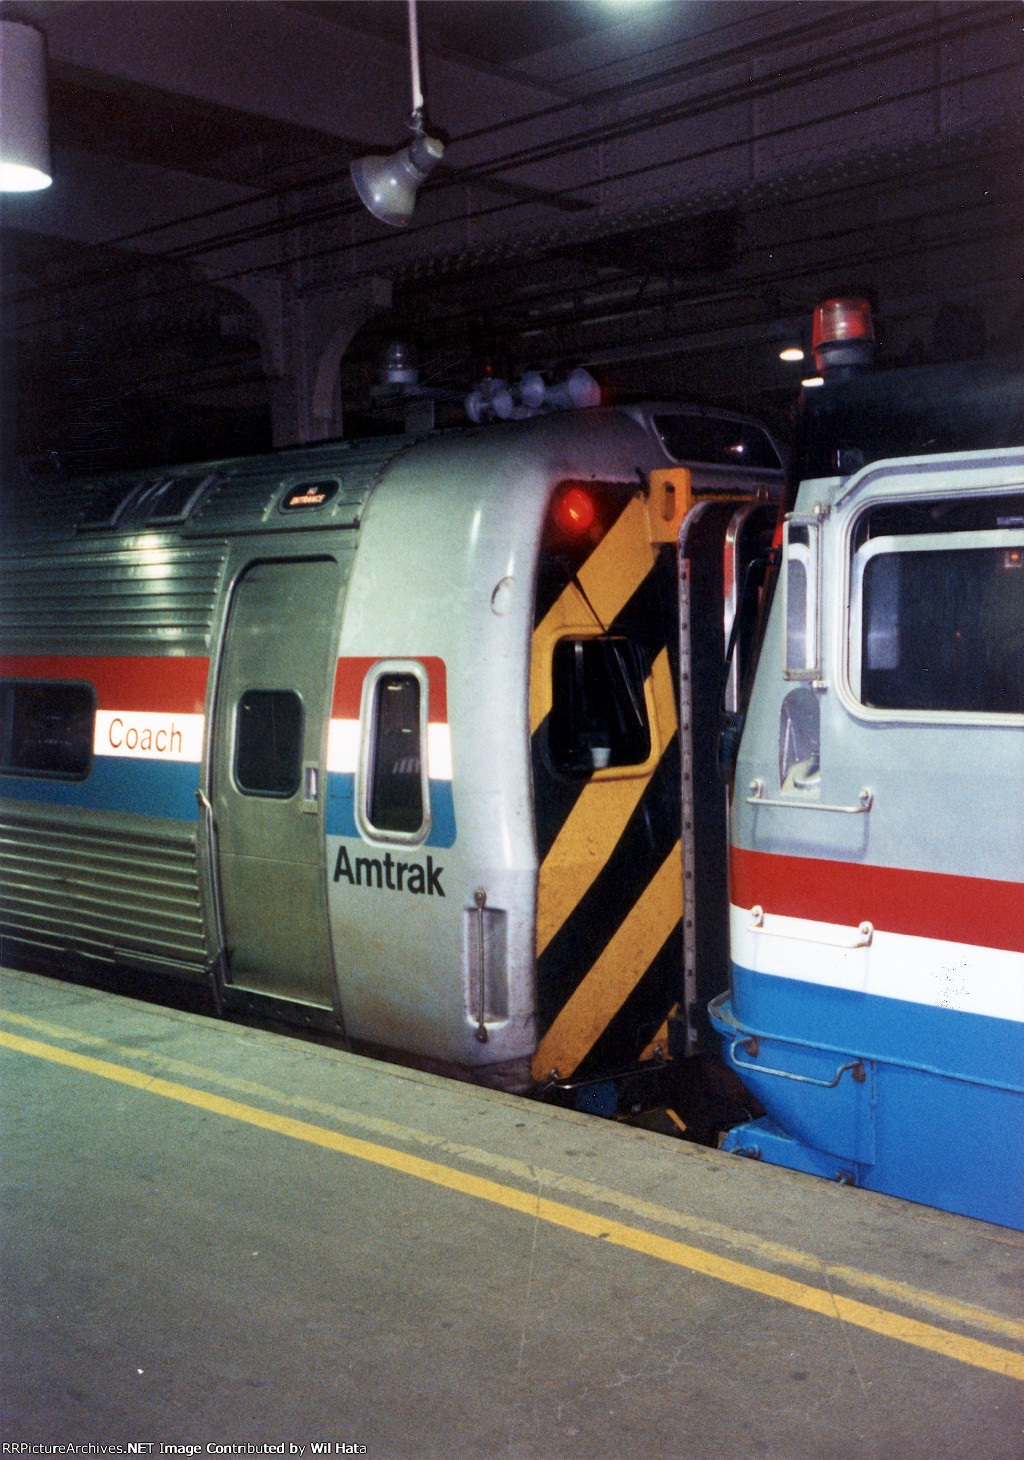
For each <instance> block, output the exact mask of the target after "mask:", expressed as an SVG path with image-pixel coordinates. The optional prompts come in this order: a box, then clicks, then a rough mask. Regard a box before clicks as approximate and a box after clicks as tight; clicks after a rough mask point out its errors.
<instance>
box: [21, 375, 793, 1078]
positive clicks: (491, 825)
mask: <svg viewBox="0 0 1024 1460" xmlns="http://www.w3.org/2000/svg"><path fill="white" fill-rule="evenodd" d="M783 476H784V473H783V469H782V460H781V457H780V454H779V450H778V448H777V447H776V446H775V444H774V443H773V441H772V440H771V438H770V437H769V435H768V434H767V433H766V432H765V431H764V429H763V428H762V427H760V426H759V425H758V424H757V423H755V422H753V421H750V420H747V419H745V418H743V417H740V416H730V415H728V414H727V413H720V412H719V413H715V412H710V411H701V410H697V409H689V410H687V409H682V408H679V407H677V406H672V405H668V404H658V403H653V404H649V405H646V406H629V407H622V408H612V407H602V406H597V407H595V408H593V409H591V410H586V411H576V412H565V413H556V412H549V413H546V414H540V415H537V416H535V417H533V418H532V419H524V420H515V421H510V422H508V423H507V424H497V425H484V426H480V427H477V428H473V429H468V430H465V431H452V432H440V433H437V434H434V435H430V436H427V437H424V438H416V437H414V436H402V437H397V438H395V437H392V438H372V439H370V440H366V441H362V442H358V441H353V442H349V441H341V442H337V443H333V444H326V445H322V446H317V447H315V448H303V449H297V450H296V449H293V450H288V451H283V452H278V453H275V454H272V455H267V456H258V457H252V458H246V459H241V460H231V461H215V462H210V463H206V464H202V465H199V466H195V467H188V468H184V469H179V470H170V471H134V472H127V473H115V474H112V475H110V476H107V477H103V478H97V479H91V480H89V481H69V480H56V481H48V482H38V481H37V482H33V483H31V484H29V485H26V486H22V487H19V488H18V489H17V490H13V491H8V492H7V493H6V495H5V499H4V504H3V507H4V511H3V594H2V602H0V649H2V657H0V798H2V800H0V819H2V825H3V839H2V853H3V859H4V868H3V891H2V911H0V926H2V934H3V955H4V959H5V960H6V961H12V960H13V961H18V962H21V963H23V964H26V963H27V964H28V965H29V966H32V967H37V968H44V969H45V968H51V969H54V970H57V971H63V972H65V973H72V974H77V975H79V976H81V975H82V974H83V973H84V974H86V975H88V974H89V973H90V972H91V971H100V972H102V971H103V970H108V971H109V970H113V971H115V972H116V973H117V975H118V976H119V977H120V976H121V975H122V973H124V974H127V975H130V976H136V975H138V976H140V977H162V978H164V979H175V980H179V981H183V982H184V983H186V984H191V985H194V986H198V987H200V988H202V989H207V990H209V992H210V994H211V996H212V997H213V998H214V999H215V1001H216V1005H217V1007H218V1008H223V1009H225V1010H227V1011H240V1012H241V1013H243V1014H246V1015H248V1014H254V1015H257V1016H259V1017H263V1018H267V1019H271V1020H286V1021H290V1022H293V1023H299V1024H306V1025H312V1026H314V1027H319V1028H323V1029H325V1030H327V1031H331V1032H333V1033H334V1034H335V1035H336V1036H337V1037H339V1038H344V1039H347V1040H349V1041H351V1042H353V1043H354V1044H356V1045H357V1046H358V1047H360V1048H368V1049H386V1050H390V1051H395V1052H399V1053H400V1054H401V1055H402V1056H403V1057H406V1058H412V1059H419V1060H422V1061H429V1062H430V1065H431V1067H437V1068H442V1069H448V1070H452V1071H460V1072H463V1073H465V1072H470V1073H471V1074H472V1075H473V1076H474V1077H476V1078H480V1079H484V1080H487V1081H489V1082H491V1083H493V1084H496V1085H499V1086H502V1087H504V1088H508V1089H511V1090H524V1089H527V1088H530V1087H531V1086H536V1085H538V1084H541V1085H555V1086H559V1087H563V1088H568V1087H577V1088H578V1089H579V1090H580V1091H581V1092H584V1093H583V1094H581V1097H580V1098H581V1099H584V1100H585V1099H586V1094H585V1092H586V1091H588V1090H593V1089H597V1088H600V1090H601V1092H602V1096H601V1098H604V1099H605V1100H606V1101H607V1099H608V1094H609V1089H612V1090H613V1091H614V1081H613V1083H612V1086H611V1087H609V1086H608V1085H607V1084H606V1083H602V1082H601V1081H600V1080H599V1076H601V1075H602V1074H604V1073H607V1072H610V1073H611V1074H612V1075H613V1076H616V1075H620V1074H621V1073H622V1072H635V1071H641V1072H644V1071H650V1072H652V1074H653V1073H654V1072H656V1071H657V1070H659V1069H661V1068H664V1067H666V1065H667V1064H668V1063H669V1060H668V1056H669V1055H670V1054H672V1053H674V1052H675V1051H676V1050H679V1051H681V1052H682V1053H684V1054H685V1053H687V1052H691V1051H693V1050H696V1049H697V1048H698V1047H699V1046H700V1045H701V1042H702V1040H703V1039H705V1037H706V1035H707V1034H708V1033H709V1032H710V1031H709V1028H708V1025H707V1018H706V1013H705V1011H704V1006H705V1004H706V1002H707V1000H708V999H709V998H710V997H711V995H712V994H713V993H715V992H716V985H715V984H714V983H710V984H708V985H707V986H706V987H703V986H699V985H698V981H697V959H696V954H695V951H694V939H695V922H694V917H693V916H692V909H693V906H694V905H695V902H696V898H695V896H694V895H693V892H692V886H695V885H696V881H695V879H697V878H699V877H700V876H701V875H702V873H701V867H700V865H699V863H700V860H701V844H700V840H699V837H696V836H695V834H694V816H693V813H692V810H691V812H690V813H689V814H688V815H687V814H685V813H684V804H689V803H692V802H693V800H694V794H693V788H694V774H693V769H692V755H691V754H690V746H691V744H692V742H693V740H694V732H693V728H692V725H691V723H690V720H691V719H692V715H691V710H690V706H691V705H692V704H693V703H694V701H695V698H700V697H699V696H698V697H695V696H694V695H693V694H692V692H691V686H692V684H693V683H694V682H695V678H694V677H695V676H696V677H697V678H699V676H700V675H701V674H703V675H704V676H705V678H707V676H709V675H712V674H713V679H714V691H713V693H712V694H711V701H712V703H714V699H715V696H716V695H717V680H718V677H719V666H720V665H721V662H722V659H723V657H724V643H725V638H726V636H727V634H728V632H729V628H730V624H731V617H730V616H731V615H734V614H735V608H736V604H735V595H736V590H737V585H738V584H739V582H740V581H741V579H742V577H743V576H744V573H745V567H746V562H747V560H748V559H749V558H752V557H754V556H756V554H757V552H758V551H759V550H760V546H761V540H762V538H763V536H764V533H765V530H766V528H767V530H768V532H769V535H770V528H771V523H772V521H773V520H774V516H775V508H774V507H773V506H771V505H769V503H770V500H771V499H775V500H777V498H778V496H779V494H780V492H781V486H782V481H783ZM684 521H687V522H688V523H689V526H688V528H687V533H686V534H685V536H686V538H687V540H688V546H684V548H683V549H682V551H681V550H680V547H679V536H680V529H681V527H682V524H683V523H684ZM691 580H692V584H693V585H694V591H695V593H696V599H697V600H699V601H695V602H694V604H693V608H692V618H693V622H694V634H693V635H692V637H691V636H689V635H687V636H686V640H685V647H684V648H683V650H682V664H683V670H682V679H681V677H680V664H681V650H680V642H681V641H680V603H681V601H682V602H684V603H686V602H688V600H689V597H690V590H691ZM681 593H682V599H681ZM691 661H692V663H691ZM702 702H703V701H702ZM681 708H682V712H683V714H684V715H685V717H686V719H685V721H684V723H683V724H682V725H681V724H680V713H681ZM696 713H697V715H698V717H699V715H700V714H702V713H703V710H702V709H701V708H700V706H699V705H698V706H697V710H696ZM698 738H701V737H698ZM702 738H703V740H704V741H706V740H707V739H708V737H707V736H703V737H702ZM699 794H700V792H699V791H698V795H699ZM712 799H713V801H714V806H713V807H712V814H711V815H709V817H708V818H705V821H706V828H705V833H704V834H705V836H706V837H709V836H710V840H712V841H713V842H714V844H715V847H716V848H718V849H719V850H716V852H715V856H716V857H717V859H718V863H719V864H722V867H723V869H724V846H725V821H724V806H725V801H724V792H723V790H722V788H721V787H720V786H718V787H717V788H716V791H715V793H714V795H713V798H712ZM700 819H701V818H699V817H698V818H697V821H698V822H699V821H700ZM712 820H713V821H714V831H713V834H711V833H709V832H708V830H707V827H710V826H711V823H712ZM716 877H717V880H718V882H719V883H720V884H721V883H722V878H721V875H719V874H716ZM687 879H690V883H691V890H690V891H688V892H685V893H684V887H686V885H687ZM723 885H724V884H723ZM684 906H686V908H687V912H686V915H685V916H684ZM720 911H721V909H720ZM688 950H689V951H688ZM719 966H720V965H719ZM121 986H124V984H123V982H122V985H121ZM128 986H129V987H130V986H131V985H130V984H129V985H128ZM670 1042H671V1045H672V1049H671V1050H670V1048H669V1045H670ZM595 1082H596V1083H595Z"/></svg>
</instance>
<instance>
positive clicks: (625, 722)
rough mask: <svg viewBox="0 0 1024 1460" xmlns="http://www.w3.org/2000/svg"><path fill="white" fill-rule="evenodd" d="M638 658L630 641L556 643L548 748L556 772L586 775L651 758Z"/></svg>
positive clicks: (608, 637)
mask: <svg viewBox="0 0 1024 1460" xmlns="http://www.w3.org/2000/svg"><path fill="white" fill-rule="evenodd" d="M645 678H646V671H645V665H644V660H643V655H642V654H641V652H640V648H639V646H638V645H637V644H635V643H634V642H633V641H632V640H630V639H627V638H624V637H615V636H611V635H605V636H603V637H600V638H579V639H560V640H559V641H558V643H557V644H556V645H555V649H554V654H553V656H552V661H551V681H552V683H551V715H550V719H549V722H548V749H549V753H550V756H551V763H552V765H553V766H554V768H555V770H557V771H560V772H561V773H562V774H563V775H569V776H588V775H591V774H592V773H593V772H594V771H599V770H605V769H606V768H608V767H610V766H636V765H643V764H644V763H645V762H646V761H647V760H648V758H649V757H650V754H651V727H650V720H649V718H648V714H647V701H646V698H645V695H644V680H645Z"/></svg>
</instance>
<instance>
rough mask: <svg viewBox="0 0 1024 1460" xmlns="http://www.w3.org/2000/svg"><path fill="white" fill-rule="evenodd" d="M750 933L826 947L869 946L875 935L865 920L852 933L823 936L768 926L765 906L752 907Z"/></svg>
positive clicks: (748, 925)
mask: <svg viewBox="0 0 1024 1460" xmlns="http://www.w3.org/2000/svg"><path fill="white" fill-rule="evenodd" d="M747 932H748V933H760V934H761V935H762V937H765V938H792V939H793V940H794V941H795V942H799V943H818V944H820V945H821V946H822V947H824V948H867V947H868V946H869V945H870V943H871V939H872V938H873V937H874V935H875V930H874V928H873V926H872V925H871V923H869V922H867V921H865V922H863V923H860V924H859V925H858V927H856V928H855V929H854V930H853V932H852V933H848V934H846V935H845V936H843V935H836V936H834V937H831V938H829V937H825V938H823V937H821V935H820V934H818V933H805V932H802V931H800V930H799V929H794V930H793V931H790V930H789V929H786V928H766V927H765V925H764V908H763V907H752V908H751V909H750V922H749V923H748V924H747Z"/></svg>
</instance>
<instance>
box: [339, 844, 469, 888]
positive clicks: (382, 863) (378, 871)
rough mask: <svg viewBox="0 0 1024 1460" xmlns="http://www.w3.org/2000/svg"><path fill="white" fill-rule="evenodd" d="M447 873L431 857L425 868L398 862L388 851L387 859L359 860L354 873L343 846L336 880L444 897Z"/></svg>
mask: <svg viewBox="0 0 1024 1460" xmlns="http://www.w3.org/2000/svg"><path fill="white" fill-rule="evenodd" d="M443 871H444V868H443V867H435V866H434V859H433V857H428V858H427V865H426V866H425V867H423V866H421V865H420V863H419V862H396V861H395V859H394V857H393V856H392V855H391V853H390V852H385V854H384V857H383V860H382V859H381V858H380V857H356V859H355V869H354V870H353V867H352V862H351V859H350V858H349V854H348V852H347V851H346V849H345V848H344V847H339V848H338V860H337V861H336V862H335V864H334V880H335V882H340V881H341V879H342V878H343V877H344V878H345V879H346V881H347V882H348V883H349V884H350V885H351V886H352V887H379V888H380V889H381V890H383V889H384V888H387V889H388V890H389V891H390V892H411V893H413V894H414V895H418V896H423V895H424V894H425V895H427V896H428V897H435V896H436V897H444V888H443V887H442V886H441V873H442V872H443ZM364 878H365V880H364Z"/></svg>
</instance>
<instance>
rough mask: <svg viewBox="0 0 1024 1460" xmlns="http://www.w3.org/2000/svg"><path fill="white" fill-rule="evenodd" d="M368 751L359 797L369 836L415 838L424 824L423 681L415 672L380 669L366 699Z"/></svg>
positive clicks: (424, 713) (424, 742)
mask: <svg viewBox="0 0 1024 1460" xmlns="http://www.w3.org/2000/svg"><path fill="white" fill-rule="evenodd" d="M364 717H365V723H366V725H367V736H366V740H365V745H366V747H367V755H366V762H365V775H364V777H363V790H362V794H361V796H360V804H361V809H362V816H363V821H364V823H365V827H366V831H367V832H368V834H369V835H370V836H378V835H380V836H383V837H384V838H385V839H397V840H401V841H415V840H418V839H420V838H421V837H422V836H423V835H424V833H425V832H426V830H427V826H428V798H427V787H426V767H425V765H424V747H425V744H426V724H425V719H426V685H425V684H423V683H421V680H420V676H419V674H418V673H415V672H412V671H405V670H392V669H383V670H380V671H379V672H377V673H376V674H375V675H371V677H370V679H369V682H368V685H367V690H366V694H365V698H364Z"/></svg>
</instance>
